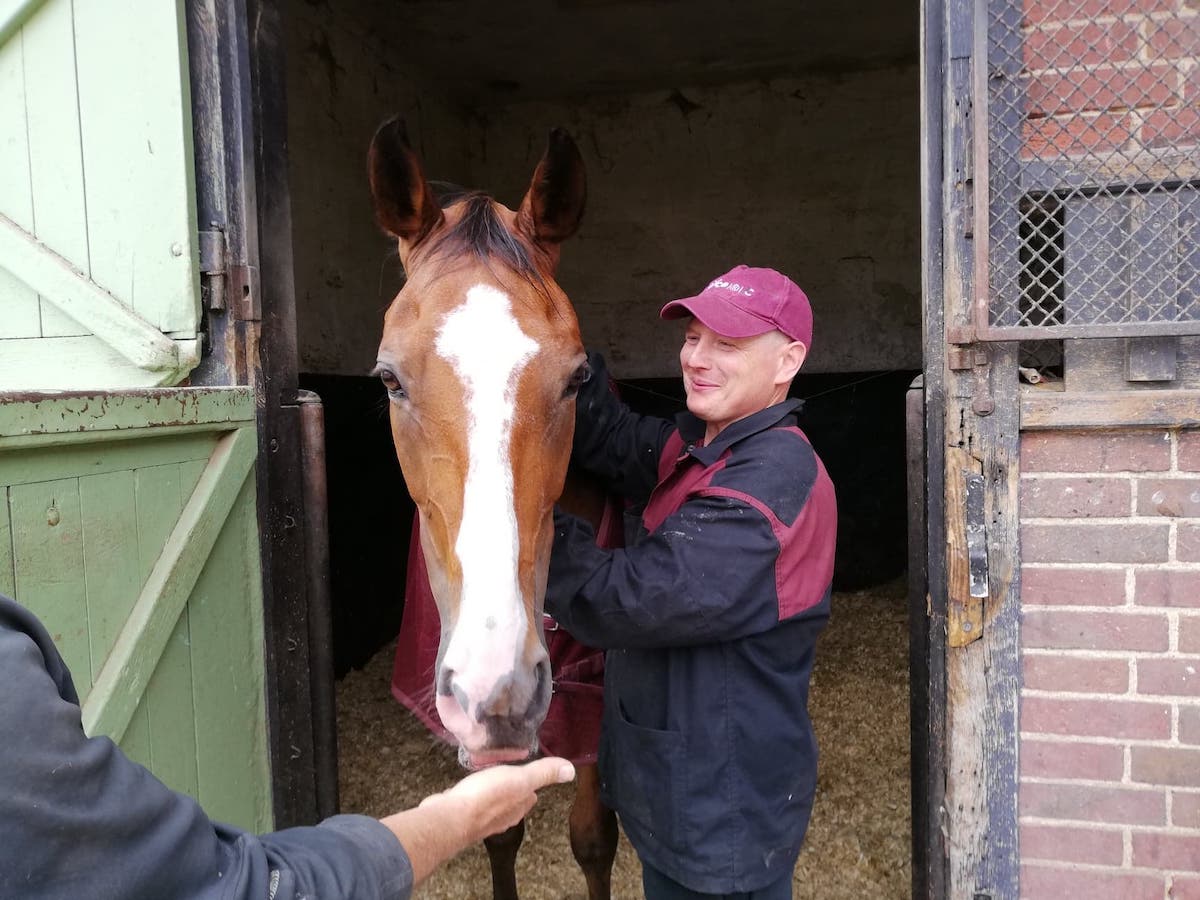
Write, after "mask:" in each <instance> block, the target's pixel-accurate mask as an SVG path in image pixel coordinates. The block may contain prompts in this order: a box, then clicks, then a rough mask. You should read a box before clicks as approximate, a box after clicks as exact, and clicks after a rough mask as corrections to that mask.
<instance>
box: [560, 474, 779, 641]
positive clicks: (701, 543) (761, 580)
mask: <svg viewBox="0 0 1200 900" xmlns="http://www.w3.org/2000/svg"><path fill="white" fill-rule="evenodd" d="M554 525H555V528H554V549H553V552H552V553H551V556H550V577H549V581H548V588H547V592H546V611H547V612H549V613H550V614H551V615H552V616H554V618H555V619H557V620H558V622H559V623H560V624H561V625H562V626H563V627H564V628H566V629H567V631H569V632H570V633H571V634H572V635H573V636H574V637H575V638H576V639H577V640H579V641H582V642H583V643H585V644H589V645H591V646H593V647H603V648H605V649H620V648H647V647H672V646H686V645H696V644H707V643H714V642H719V641H729V640H734V639H736V638H739V637H744V636H746V635H749V634H757V633H759V632H762V631H766V630H767V629H769V628H771V627H772V626H774V625H775V624H776V623H778V621H779V599H778V595H777V593H776V585H775V564H776V561H777V560H778V558H779V544H778V542H777V541H776V539H775V535H774V532H773V531H772V528H771V525H770V523H769V522H768V521H767V519H766V518H765V517H764V516H763V515H762V513H760V512H759V511H758V510H756V509H754V508H753V507H752V506H750V505H749V504H747V503H745V502H744V501H741V500H738V499H735V498H731V497H727V496H704V495H702V496H698V497H695V498H693V499H690V500H688V502H686V503H685V504H684V505H683V506H681V507H680V508H679V510H678V511H676V512H675V513H673V514H672V515H671V516H669V517H668V518H667V519H666V520H665V521H664V522H663V523H662V525H661V526H659V528H657V529H656V530H655V531H654V532H653V533H651V534H650V535H648V536H647V537H645V538H643V539H642V540H641V541H640V542H639V543H638V544H637V545H636V546H634V547H631V548H629V549H625V550H603V549H601V548H599V547H597V546H596V545H595V543H594V535H593V533H592V528H591V526H590V525H588V524H587V523H586V522H584V521H583V520H582V519H579V518H577V517H575V516H571V515H568V514H566V513H563V512H561V511H557V510H556V511H555V517H554Z"/></svg>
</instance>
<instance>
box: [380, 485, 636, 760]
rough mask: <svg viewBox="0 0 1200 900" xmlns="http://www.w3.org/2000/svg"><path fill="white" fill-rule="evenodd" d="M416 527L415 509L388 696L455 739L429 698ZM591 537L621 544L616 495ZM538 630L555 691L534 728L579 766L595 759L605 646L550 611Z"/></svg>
mask: <svg viewBox="0 0 1200 900" xmlns="http://www.w3.org/2000/svg"><path fill="white" fill-rule="evenodd" d="M418 528H419V524H418V522H417V519H416V517H415V516H414V518H413V534H412V540H411V542H410V543H409V548H408V574H407V577H406V579H405V586H404V617H403V619H402V620H401V624H400V637H399V640H398V641H397V643H396V659H395V664H394V666H393V668H392V695H393V696H394V697H395V698H396V699H397V700H399V701H400V702H401V703H402V704H404V706H405V707H406V708H407V709H408V710H409V711H411V712H412V713H413V714H414V715H416V716H417V718H419V719H420V720H421V721H422V722H424V723H425V726H426V727H427V728H428V729H429V730H430V731H432V732H433V733H434V734H436V735H437V736H438V737H440V738H441V739H442V740H444V741H445V742H446V743H448V744H452V745H453V744H456V743H457V742H456V741H455V739H454V737H453V735H451V734H450V733H449V732H448V731H447V730H446V728H445V726H444V725H443V724H442V721H441V719H440V718H438V714H437V709H436V707H435V705H434V701H435V697H434V691H433V671H434V666H435V665H436V661H437V652H438V641H439V640H440V637H441V622H440V619H439V618H438V609H437V604H436V603H435V602H434V599H433V592H432V591H431V590H430V587H429V576H428V574H427V572H426V569H425V557H424V554H423V553H422V552H421V539H420V533H419V531H418ZM596 543H597V544H599V545H600V546H601V547H620V546H622V545H623V544H624V540H623V529H622V510H621V506H620V505H619V503H617V502H616V501H615V500H611V499H610V500H609V501H608V502H607V503H606V504H605V506H604V513H603V516H602V517H601V520H600V526H599V528H598V529H597V531H596ZM543 630H544V632H545V637H546V649H547V650H548V651H549V653H550V671H551V675H552V677H553V680H554V691H553V693H552V694H551V695H550V709H549V711H548V712H547V713H546V720H545V722H543V724H542V727H541V729H540V730H539V731H538V743H539V745H540V746H541V749H542V752H543V753H546V754H548V755H551V756H563V757H566V758H567V759H569V760H571V762H573V763H575V764H576V765H586V764H589V763H594V762H595V761H596V749H597V747H598V746H599V742H600V719H601V715H602V713H603V689H604V651H603V650H597V649H595V648H593V647H587V646H584V645H583V644H581V643H579V641H577V640H575V638H573V637H571V635H570V634H568V633H567V632H566V631H565V630H564V629H562V628H560V627H559V625H558V623H557V622H555V621H554V619H552V618H551V617H550V616H548V615H544V616H543Z"/></svg>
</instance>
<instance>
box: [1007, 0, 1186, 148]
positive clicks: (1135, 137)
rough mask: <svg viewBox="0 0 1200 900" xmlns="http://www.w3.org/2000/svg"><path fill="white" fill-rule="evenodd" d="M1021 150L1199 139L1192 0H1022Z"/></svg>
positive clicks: (1162, 144) (1165, 145) (1175, 143)
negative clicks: (1025, 101) (1023, 116)
mask: <svg viewBox="0 0 1200 900" xmlns="http://www.w3.org/2000/svg"><path fill="white" fill-rule="evenodd" d="M1023 12H1024V18H1023V22H1022V25H1023V38H1024V40H1023V45H1022V46H1023V59H1022V63H1023V66H1024V69H1025V71H1026V73H1027V74H1026V77H1027V79H1028V80H1027V81H1024V82H1023V83H1024V85H1025V87H1026V88H1027V97H1028V108H1027V110H1026V112H1027V115H1028V118H1027V120H1026V122H1025V141H1024V143H1025V155H1026V156H1027V157H1042V158H1049V157H1055V156H1060V155H1067V156H1078V155H1081V154H1084V153H1088V152H1104V151H1111V150H1127V151H1137V150H1139V149H1142V148H1147V147H1148V148H1172V147H1177V146H1178V145H1179V144H1195V143H1197V142H1198V141H1200V67H1198V66H1197V60H1200V2H1198V0H1024V6H1023Z"/></svg>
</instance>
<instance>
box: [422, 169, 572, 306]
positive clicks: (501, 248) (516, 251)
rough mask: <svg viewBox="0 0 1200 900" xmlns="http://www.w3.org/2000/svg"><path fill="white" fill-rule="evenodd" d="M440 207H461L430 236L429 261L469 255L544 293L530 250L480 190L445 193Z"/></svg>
mask: <svg viewBox="0 0 1200 900" xmlns="http://www.w3.org/2000/svg"><path fill="white" fill-rule="evenodd" d="M445 198H446V201H448V202H444V204H443V208H445V209H449V208H450V207H461V210H460V215H459V216H458V217H457V218H456V219H455V220H454V221H453V222H452V223H451V224H450V225H449V226H448V227H446V228H445V229H443V230H441V231H439V232H435V233H434V234H432V235H430V239H429V248H428V251H427V252H428V254H429V256H430V258H437V259H440V260H444V261H457V260H460V259H461V257H463V256H464V255H465V256H469V257H471V258H473V259H475V260H476V261H477V262H480V263H482V264H483V265H484V266H486V267H487V268H488V269H490V270H491V271H492V272H493V274H495V266H496V265H500V266H502V267H503V268H504V269H506V270H508V271H510V272H513V273H515V274H516V275H518V276H520V277H521V278H522V279H524V280H525V281H527V282H529V283H530V284H531V285H532V286H533V287H534V288H536V289H537V291H538V292H539V293H541V294H546V293H547V292H548V286H547V284H546V276H545V275H544V274H543V273H542V270H541V269H540V268H538V265H537V263H536V262H535V261H534V258H533V254H532V253H531V252H530V247H529V245H528V244H526V243H525V241H523V240H522V239H521V238H520V237H518V236H517V235H516V234H513V232H512V231H511V230H510V229H509V227H508V225H507V224H506V223H505V222H504V220H503V219H502V218H501V217H500V214H499V213H498V212H497V211H496V202H495V201H494V200H493V199H492V198H491V197H490V196H488V195H487V194H485V193H483V192H482V191H467V192H465V193H462V194H447V195H445Z"/></svg>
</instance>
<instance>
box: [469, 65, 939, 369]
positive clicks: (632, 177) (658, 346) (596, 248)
mask: <svg viewBox="0 0 1200 900" xmlns="http://www.w3.org/2000/svg"><path fill="white" fill-rule="evenodd" d="M917 116H918V97H917V71H916V69H915V68H902V69H881V70H876V71H866V72H858V73H852V74H842V75H837V76H820V75H818V76H806V77H801V78H790V79H780V80H773V81H770V82H767V83H762V82H754V83H749V84H738V85H727V86H722V87H719V88H703V89H701V88H695V89H684V90H682V91H672V90H664V91H655V92H648V93H641V94H635V95H630V96H624V97H616V98H595V99H592V100H588V101H586V102H580V103H573V104H566V103H553V104H551V103H529V104H522V105H519V106H509V107H506V108H504V109H500V110H493V111H489V112H488V114H487V115H486V116H485V117H481V120H480V122H479V124H478V126H477V127H478V128H479V129H480V131H481V133H482V138H481V139H479V140H477V141H475V142H473V144H472V156H471V168H472V175H473V176H474V177H475V178H476V179H477V181H478V182H479V183H480V184H482V185H485V186H487V187H489V188H491V189H493V190H495V191H496V193H497V196H498V197H500V198H501V199H503V200H505V201H506V202H509V203H516V202H518V201H519V199H520V196H521V194H522V193H523V191H524V190H525V187H526V183H527V179H528V177H529V174H530V172H531V171H532V168H533V166H534V164H535V163H536V161H537V158H538V156H539V155H540V154H541V152H542V149H543V148H544V146H545V136H546V132H547V131H548V129H549V128H550V127H551V126H552V125H563V126H565V127H567V128H568V130H570V131H571V133H572V134H573V135H574V136H575V138H576V140H577V141H578V143H579V145H580V149H581V151H582V153H583V156H584V159H585V161H586V163H587V167H588V178H589V195H588V210H587V214H586V215H585V217H584V223H583V227H582V229H581V232H580V234H579V235H578V236H577V237H576V238H574V239H572V241H571V242H570V243H569V244H568V245H567V246H566V247H565V248H564V251H563V263H562V268H561V270H560V273H559V274H560V279H559V280H560V282H561V283H562V284H563V286H564V288H566V290H567V293H568V294H569V295H570V297H571V299H572V301H573V302H574V303H575V306H576V309H577V311H578V313H579V317H580V320H581V323H582V327H583V331H584V337H585V340H586V341H587V342H588V343H589V344H590V345H592V346H595V347H598V348H602V349H605V350H606V351H607V352H608V354H609V356H610V359H611V360H612V362H613V367H614V371H616V372H617V373H618V374H619V376H620V377H623V378H640V377H664V376H670V375H675V374H678V359H677V351H678V342H677V336H676V330H677V329H675V328H673V327H672V326H668V325H665V324H662V323H660V322H659V321H658V319H657V312H658V309H659V307H660V306H661V305H662V303H663V302H665V301H666V300H668V299H672V298H674V297H679V296H688V295H690V294H694V293H696V292H697V291H699V290H700V289H701V288H702V287H703V286H704V285H705V284H706V283H707V282H708V281H709V280H710V279H712V278H714V277H716V276H717V275H720V274H722V273H723V272H725V271H727V270H728V269H730V268H732V267H733V266H734V265H736V264H738V263H741V262H745V263H748V264H751V265H764V266H772V267H774V268H778V269H780V270H781V271H784V272H786V273H787V274H789V275H790V276H791V277H792V278H793V279H795V280H796V282H797V283H798V284H800V285H801V286H802V287H803V288H804V289H805V290H806V292H807V293H808V294H809V296H810V298H811V300H812V303H813V307H814V311H815V321H816V324H815V330H814V338H813V348H812V353H811V355H810V358H809V362H808V363H807V364H806V371H810V372H830V371H867V370H881V369H893V368H920V366H921V324H920V321H921V320H920V314H921V304H920V250H919V238H920V221H919V210H918V206H917V199H918V185H919V172H918V164H917V163H918V160H917V152H918V143H919V132H918V119H917Z"/></svg>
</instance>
